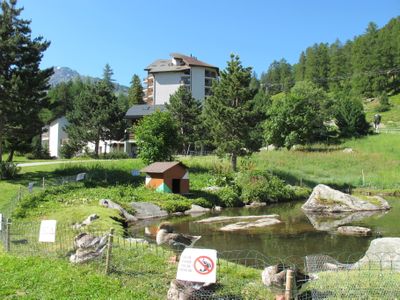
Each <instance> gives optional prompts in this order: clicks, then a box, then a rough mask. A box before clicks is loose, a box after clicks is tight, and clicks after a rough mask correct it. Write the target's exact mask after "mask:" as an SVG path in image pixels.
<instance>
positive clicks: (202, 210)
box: [185, 204, 211, 215]
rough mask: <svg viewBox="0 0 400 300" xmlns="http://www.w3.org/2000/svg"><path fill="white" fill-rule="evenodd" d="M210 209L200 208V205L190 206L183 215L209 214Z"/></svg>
mask: <svg viewBox="0 0 400 300" xmlns="http://www.w3.org/2000/svg"><path fill="white" fill-rule="evenodd" d="M210 210H211V209H209V208H205V207H202V206H200V205H196V204H192V206H191V207H190V209H188V210H186V211H185V215H199V214H204V213H206V212H209V211H210Z"/></svg>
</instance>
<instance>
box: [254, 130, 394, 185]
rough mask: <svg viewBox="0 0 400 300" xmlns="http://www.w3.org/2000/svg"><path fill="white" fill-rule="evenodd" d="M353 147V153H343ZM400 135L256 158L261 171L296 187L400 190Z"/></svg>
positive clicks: (377, 136)
mask: <svg viewBox="0 0 400 300" xmlns="http://www.w3.org/2000/svg"><path fill="white" fill-rule="evenodd" d="M345 147H351V148H353V150H354V153H343V149H344V148H345ZM399 149H400V135H397V134H380V135H374V136H368V137H365V138H362V139H357V140H349V141H347V142H345V143H344V144H342V145H340V146H338V147H333V148H330V149H329V148H326V147H321V149H318V147H314V148H313V149H312V150H313V151H300V150H299V151H287V150H280V151H269V152H266V151H264V152H261V153H260V154H258V155H256V156H255V157H256V161H257V165H258V166H259V167H260V168H264V169H270V170H273V172H274V173H276V174H278V175H280V176H281V177H283V178H285V179H286V180H287V181H289V182H291V183H293V184H299V183H300V182H302V183H303V184H306V185H308V186H310V187H314V186H315V185H316V184H318V183H325V184H331V185H333V186H337V187H340V188H347V187H349V186H351V187H358V188H360V187H363V179H362V178H363V175H362V173H364V178H365V185H366V186H367V187H371V188H376V189H393V188H397V189H399V188H400V183H399V181H398V178H400V152H399Z"/></svg>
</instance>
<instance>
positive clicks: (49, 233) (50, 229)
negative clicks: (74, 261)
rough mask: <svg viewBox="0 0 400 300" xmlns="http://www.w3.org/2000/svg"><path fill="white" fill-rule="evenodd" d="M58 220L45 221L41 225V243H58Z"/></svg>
mask: <svg viewBox="0 0 400 300" xmlns="http://www.w3.org/2000/svg"><path fill="white" fill-rule="evenodd" d="M56 224H57V221H56V220H44V221H42V222H41V223H40V232H39V242H44V243H54V242H55V241H56Z"/></svg>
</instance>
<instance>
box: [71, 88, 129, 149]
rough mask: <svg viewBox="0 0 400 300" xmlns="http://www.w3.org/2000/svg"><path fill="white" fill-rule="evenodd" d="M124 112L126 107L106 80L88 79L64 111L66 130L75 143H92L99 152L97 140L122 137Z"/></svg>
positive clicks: (124, 127) (98, 141)
mask: <svg viewBox="0 0 400 300" xmlns="http://www.w3.org/2000/svg"><path fill="white" fill-rule="evenodd" d="M124 115H125V110H123V109H122V107H121V105H120V103H119V101H118V98H117V97H116V96H115V95H114V93H113V90H111V89H110V86H109V85H108V84H107V82H105V81H99V82H96V83H90V82H88V83H86V84H85V87H84V89H83V91H82V92H81V93H80V95H79V96H78V97H76V98H75V99H74V103H73V109H72V110H71V111H70V112H68V113H67V120H68V121H69V125H68V126H67V128H66V131H67V133H68V136H69V138H70V140H71V141H72V143H74V144H81V145H82V144H85V143H87V142H91V143H93V144H94V145H95V155H96V156H98V155H99V143H100V141H106V140H113V139H114V140H119V139H121V138H122V137H123V135H124V131H125V129H126V124H125V121H124Z"/></svg>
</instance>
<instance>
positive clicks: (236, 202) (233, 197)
mask: <svg viewBox="0 0 400 300" xmlns="http://www.w3.org/2000/svg"><path fill="white" fill-rule="evenodd" d="M215 194H216V195H217V196H218V198H219V200H220V202H221V205H222V206H224V207H238V206H243V202H242V201H240V197H239V194H238V192H237V191H236V189H235V188H234V187H231V186H225V187H223V188H221V189H219V190H217V191H216V192H215Z"/></svg>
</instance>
